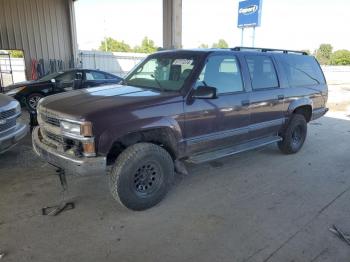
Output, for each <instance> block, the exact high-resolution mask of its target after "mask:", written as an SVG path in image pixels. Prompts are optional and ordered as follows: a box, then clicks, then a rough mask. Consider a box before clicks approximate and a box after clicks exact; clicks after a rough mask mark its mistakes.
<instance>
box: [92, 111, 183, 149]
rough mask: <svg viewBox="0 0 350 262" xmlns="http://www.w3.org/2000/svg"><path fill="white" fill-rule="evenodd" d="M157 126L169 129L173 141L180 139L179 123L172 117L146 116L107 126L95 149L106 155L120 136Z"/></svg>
mask: <svg viewBox="0 0 350 262" xmlns="http://www.w3.org/2000/svg"><path fill="white" fill-rule="evenodd" d="M159 128H167V129H168V130H170V132H171V135H172V136H173V137H174V138H173V139H174V141H175V142H178V141H181V140H182V138H183V135H182V130H181V128H180V125H179V123H178V122H177V121H176V120H175V119H174V118H169V117H155V118H148V119H142V120H136V121H130V122H127V123H122V124H118V125H113V126H111V127H109V128H108V129H107V130H105V131H104V132H103V133H102V134H101V135H100V137H99V139H98V142H97V151H98V153H99V154H101V155H107V154H108V152H109V151H110V149H111V148H112V146H113V144H114V143H115V142H116V141H118V140H120V139H121V138H122V137H124V136H126V135H128V134H132V133H135V132H142V131H148V130H153V129H159ZM176 146H177V145H176Z"/></svg>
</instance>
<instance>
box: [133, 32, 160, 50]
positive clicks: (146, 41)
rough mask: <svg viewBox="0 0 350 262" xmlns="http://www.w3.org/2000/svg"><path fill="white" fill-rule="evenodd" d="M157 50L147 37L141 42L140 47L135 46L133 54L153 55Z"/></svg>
mask: <svg viewBox="0 0 350 262" xmlns="http://www.w3.org/2000/svg"><path fill="white" fill-rule="evenodd" d="M157 50H158V47H157V46H155V44H154V41H153V40H151V39H149V38H148V37H147V36H146V37H145V38H144V39H143V40H142V43H141V46H135V48H134V52H136V53H154V52H156V51H157Z"/></svg>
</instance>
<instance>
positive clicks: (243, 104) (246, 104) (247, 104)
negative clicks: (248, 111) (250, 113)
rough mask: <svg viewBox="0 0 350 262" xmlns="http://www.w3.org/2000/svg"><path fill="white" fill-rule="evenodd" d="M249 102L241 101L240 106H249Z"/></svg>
mask: <svg viewBox="0 0 350 262" xmlns="http://www.w3.org/2000/svg"><path fill="white" fill-rule="evenodd" d="M249 105H250V101H249V100H242V106H249Z"/></svg>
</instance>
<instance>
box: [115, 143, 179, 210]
mask: <svg viewBox="0 0 350 262" xmlns="http://www.w3.org/2000/svg"><path fill="white" fill-rule="evenodd" d="M173 178H174V163H173V160H172V158H171V156H170V155H169V153H168V152H167V151H166V150H165V149H163V148H162V147H160V146H157V145H154V144H151V143H138V144H135V145H132V146H130V147H128V148H127V149H125V150H124V151H123V152H122V153H121V154H120V155H119V156H118V158H117V160H116V162H115V164H114V166H113V169H112V172H111V175H110V190H111V193H112V195H113V197H114V198H115V199H116V200H118V201H119V202H120V203H121V204H122V205H124V206H126V207H127V208H129V209H132V210H144V209H147V208H150V207H153V206H154V205H156V204H158V203H159V202H160V201H161V200H162V199H163V198H164V196H165V195H166V193H167V191H168V189H169V188H170V186H171V183H172V180H173Z"/></svg>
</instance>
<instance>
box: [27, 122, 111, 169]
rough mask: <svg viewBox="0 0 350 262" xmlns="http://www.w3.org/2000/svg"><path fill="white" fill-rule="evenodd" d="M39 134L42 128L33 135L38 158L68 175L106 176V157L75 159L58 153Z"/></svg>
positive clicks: (37, 128)
mask: <svg viewBox="0 0 350 262" xmlns="http://www.w3.org/2000/svg"><path fill="white" fill-rule="evenodd" d="M39 132H40V127H35V129H34V130H33V133H32V141H33V149H34V152H35V153H36V154H37V155H38V156H40V157H41V158H42V159H44V160H45V161H46V162H48V163H49V164H51V165H53V166H55V167H58V168H62V169H64V170H65V171H66V172H67V173H68V174H74V175H94V174H105V172H106V157H75V156H72V155H68V154H65V153H62V152H58V151H57V150H55V149H54V148H52V147H50V146H48V145H46V144H45V143H44V142H42V140H41V139H42V138H41V137H40V135H39Z"/></svg>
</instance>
